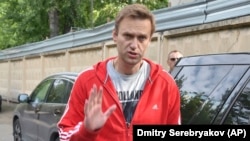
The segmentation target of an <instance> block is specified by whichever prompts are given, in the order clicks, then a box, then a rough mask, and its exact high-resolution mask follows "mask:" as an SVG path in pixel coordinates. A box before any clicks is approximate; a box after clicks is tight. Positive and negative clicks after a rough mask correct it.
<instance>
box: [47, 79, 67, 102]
mask: <svg viewBox="0 0 250 141" xmlns="http://www.w3.org/2000/svg"><path fill="white" fill-rule="evenodd" d="M67 83H68V82H67V81H66V80H62V79H58V80H55V81H54V83H53V85H52V87H51V90H50V93H49V95H48V98H47V103H63V102H64V101H63V98H64V96H65V93H66V92H67Z"/></svg>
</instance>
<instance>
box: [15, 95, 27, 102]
mask: <svg viewBox="0 0 250 141" xmlns="http://www.w3.org/2000/svg"><path fill="white" fill-rule="evenodd" d="M17 100H18V102H19V103H27V102H28V101H29V95H28V94H19V95H18V98H17Z"/></svg>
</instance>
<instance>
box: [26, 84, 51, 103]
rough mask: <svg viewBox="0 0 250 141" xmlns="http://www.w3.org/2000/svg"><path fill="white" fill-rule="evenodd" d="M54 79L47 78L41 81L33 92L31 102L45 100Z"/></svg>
mask: <svg viewBox="0 0 250 141" xmlns="http://www.w3.org/2000/svg"><path fill="white" fill-rule="evenodd" d="M52 81H53V80H46V81H43V82H42V83H40V84H39V85H38V86H37V87H36V88H35V90H34V91H33V93H32V94H31V99H30V102H35V103H40V102H44V101H45V96H46V94H47V92H48V89H49V87H50V84H51V83H52Z"/></svg>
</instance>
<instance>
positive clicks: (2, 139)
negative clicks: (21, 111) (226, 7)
mask: <svg viewBox="0 0 250 141" xmlns="http://www.w3.org/2000/svg"><path fill="white" fill-rule="evenodd" d="M15 106H16V104H15V103H11V102H6V101H2V112H0V141H13V136H12V114H13V110H14V108H15Z"/></svg>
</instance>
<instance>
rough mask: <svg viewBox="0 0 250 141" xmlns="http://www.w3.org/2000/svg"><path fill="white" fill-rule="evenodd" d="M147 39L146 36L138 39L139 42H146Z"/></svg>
mask: <svg viewBox="0 0 250 141" xmlns="http://www.w3.org/2000/svg"><path fill="white" fill-rule="evenodd" d="M146 39H147V38H146V37H145V36H140V37H139V38H138V40H139V41H144V40H146Z"/></svg>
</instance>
